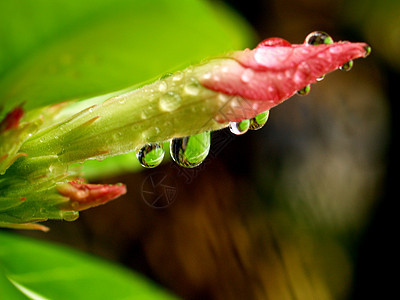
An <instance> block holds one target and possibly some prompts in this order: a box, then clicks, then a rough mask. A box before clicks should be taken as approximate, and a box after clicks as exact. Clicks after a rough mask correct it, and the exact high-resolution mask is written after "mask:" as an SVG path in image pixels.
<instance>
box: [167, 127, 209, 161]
mask: <svg viewBox="0 0 400 300" xmlns="http://www.w3.org/2000/svg"><path fill="white" fill-rule="evenodd" d="M210 142H211V138H210V132H202V133H200V134H196V135H192V136H186V137H182V138H174V139H172V141H171V147H170V152H171V157H172V159H173V160H174V161H175V162H176V163H177V164H178V165H180V166H182V167H185V168H194V167H197V166H198V165H200V164H201V163H202V162H203V161H204V160H205V159H206V157H207V155H208V152H209V151H210Z"/></svg>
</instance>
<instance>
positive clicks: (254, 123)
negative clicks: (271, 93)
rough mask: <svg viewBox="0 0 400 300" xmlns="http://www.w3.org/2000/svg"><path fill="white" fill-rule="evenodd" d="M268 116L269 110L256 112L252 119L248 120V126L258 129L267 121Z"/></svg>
mask: <svg viewBox="0 0 400 300" xmlns="http://www.w3.org/2000/svg"><path fill="white" fill-rule="evenodd" d="M268 117H269V110H267V111H265V112H263V113H261V114H258V115H257V116H255V117H254V118H253V119H251V120H250V127H249V129H251V130H258V129H261V128H262V127H263V126H264V125H265V123H267V121H268Z"/></svg>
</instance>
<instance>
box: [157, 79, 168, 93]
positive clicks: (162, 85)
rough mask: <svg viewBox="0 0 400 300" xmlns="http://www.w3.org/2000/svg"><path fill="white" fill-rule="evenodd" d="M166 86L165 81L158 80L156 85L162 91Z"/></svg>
mask: <svg viewBox="0 0 400 300" xmlns="http://www.w3.org/2000/svg"><path fill="white" fill-rule="evenodd" d="M167 88H168V86H167V83H166V82H165V81H160V83H159V85H158V90H159V91H160V92H162V93H163V92H165V91H166V90H167Z"/></svg>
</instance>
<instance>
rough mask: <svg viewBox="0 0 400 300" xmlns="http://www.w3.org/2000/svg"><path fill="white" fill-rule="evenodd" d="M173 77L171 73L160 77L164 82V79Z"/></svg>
mask: <svg viewBox="0 0 400 300" xmlns="http://www.w3.org/2000/svg"><path fill="white" fill-rule="evenodd" d="M172 75H173V74H172V73H170V72H168V73H165V74H164V75H162V76H161V77H160V80H163V79H165V78H168V77H171V76H172Z"/></svg>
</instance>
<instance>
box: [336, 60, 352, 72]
mask: <svg viewBox="0 0 400 300" xmlns="http://www.w3.org/2000/svg"><path fill="white" fill-rule="evenodd" d="M353 65H354V62H353V60H349V61H348V62H347V63H345V64H343V65H342V66H340V67H339V69H340V70H342V71H350V70H351V69H352V68H353Z"/></svg>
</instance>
